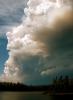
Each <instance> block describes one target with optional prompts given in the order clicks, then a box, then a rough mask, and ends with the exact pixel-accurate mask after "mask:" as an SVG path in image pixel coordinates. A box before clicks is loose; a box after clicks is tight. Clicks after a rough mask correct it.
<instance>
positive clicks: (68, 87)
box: [0, 76, 73, 94]
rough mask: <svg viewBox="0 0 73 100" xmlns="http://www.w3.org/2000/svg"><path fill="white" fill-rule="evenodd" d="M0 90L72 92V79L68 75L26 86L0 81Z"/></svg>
mask: <svg viewBox="0 0 73 100" xmlns="http://www.w3.org/2000/svg"><path fill="white" fill-rule="evenodd" d="M0 91H45V92H44V94H46V93H53V94H54V93H73V79H72V78H69V77H68V76H65V77H64V78H63V76H60V77H59V78H57V77H56V78H55V79H54V80H53V82H52V84H50V85H43V86H41V85H39V86H32V85H30V86H28V85H24V84H21V83H10V82H0Z"/></svg>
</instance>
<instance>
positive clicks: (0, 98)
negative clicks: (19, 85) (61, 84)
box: [0, 92, 52, 100]
mask: <svg viewBox="0 0 73 100" xmlns="http://www.w3.org/2000/svg"><path fill="white" fill-rule="evenodd" d="M0 100H52V97H51V96H49V95H43V94H42V93H38V92H0Z"/></svg>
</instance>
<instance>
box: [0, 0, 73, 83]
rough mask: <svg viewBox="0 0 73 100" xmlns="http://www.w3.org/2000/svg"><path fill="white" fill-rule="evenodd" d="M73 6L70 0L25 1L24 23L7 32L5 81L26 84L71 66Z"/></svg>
mask: <svg viewBox="0 0 73 100" xmlns="http://www.w3.org/2000/svg"><path fill="white" fill-rule="evenodd" d="M72 3H73V1H72V0H29V1H28V3H27V6H28V7H27V8H25V9H24V13H25V15H24V17H23V22H22V23H21V25H20V26H18V27H16V28H13V29H12V31H11V32H8V33H7V39H8V45H7V49H8V50H9V58H8V60H7V61H6V63H5V68H4V74H3V76H2V77H3V79H4V80H6V81H12V82H18V81H19V82H23V81H24V82H26V81H27V80H28V79H29V80H30V79H31V80H33V79H35V78H36V79H37V78H39V77H43V75H49V74H51V73H53V72H55V71H59V70H62V68H63V67H64V66H69V67H71V66H73V62H72V60H73V10H72V6H73V5H72ZM70 55H71V58H70Z"/></svg>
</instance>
